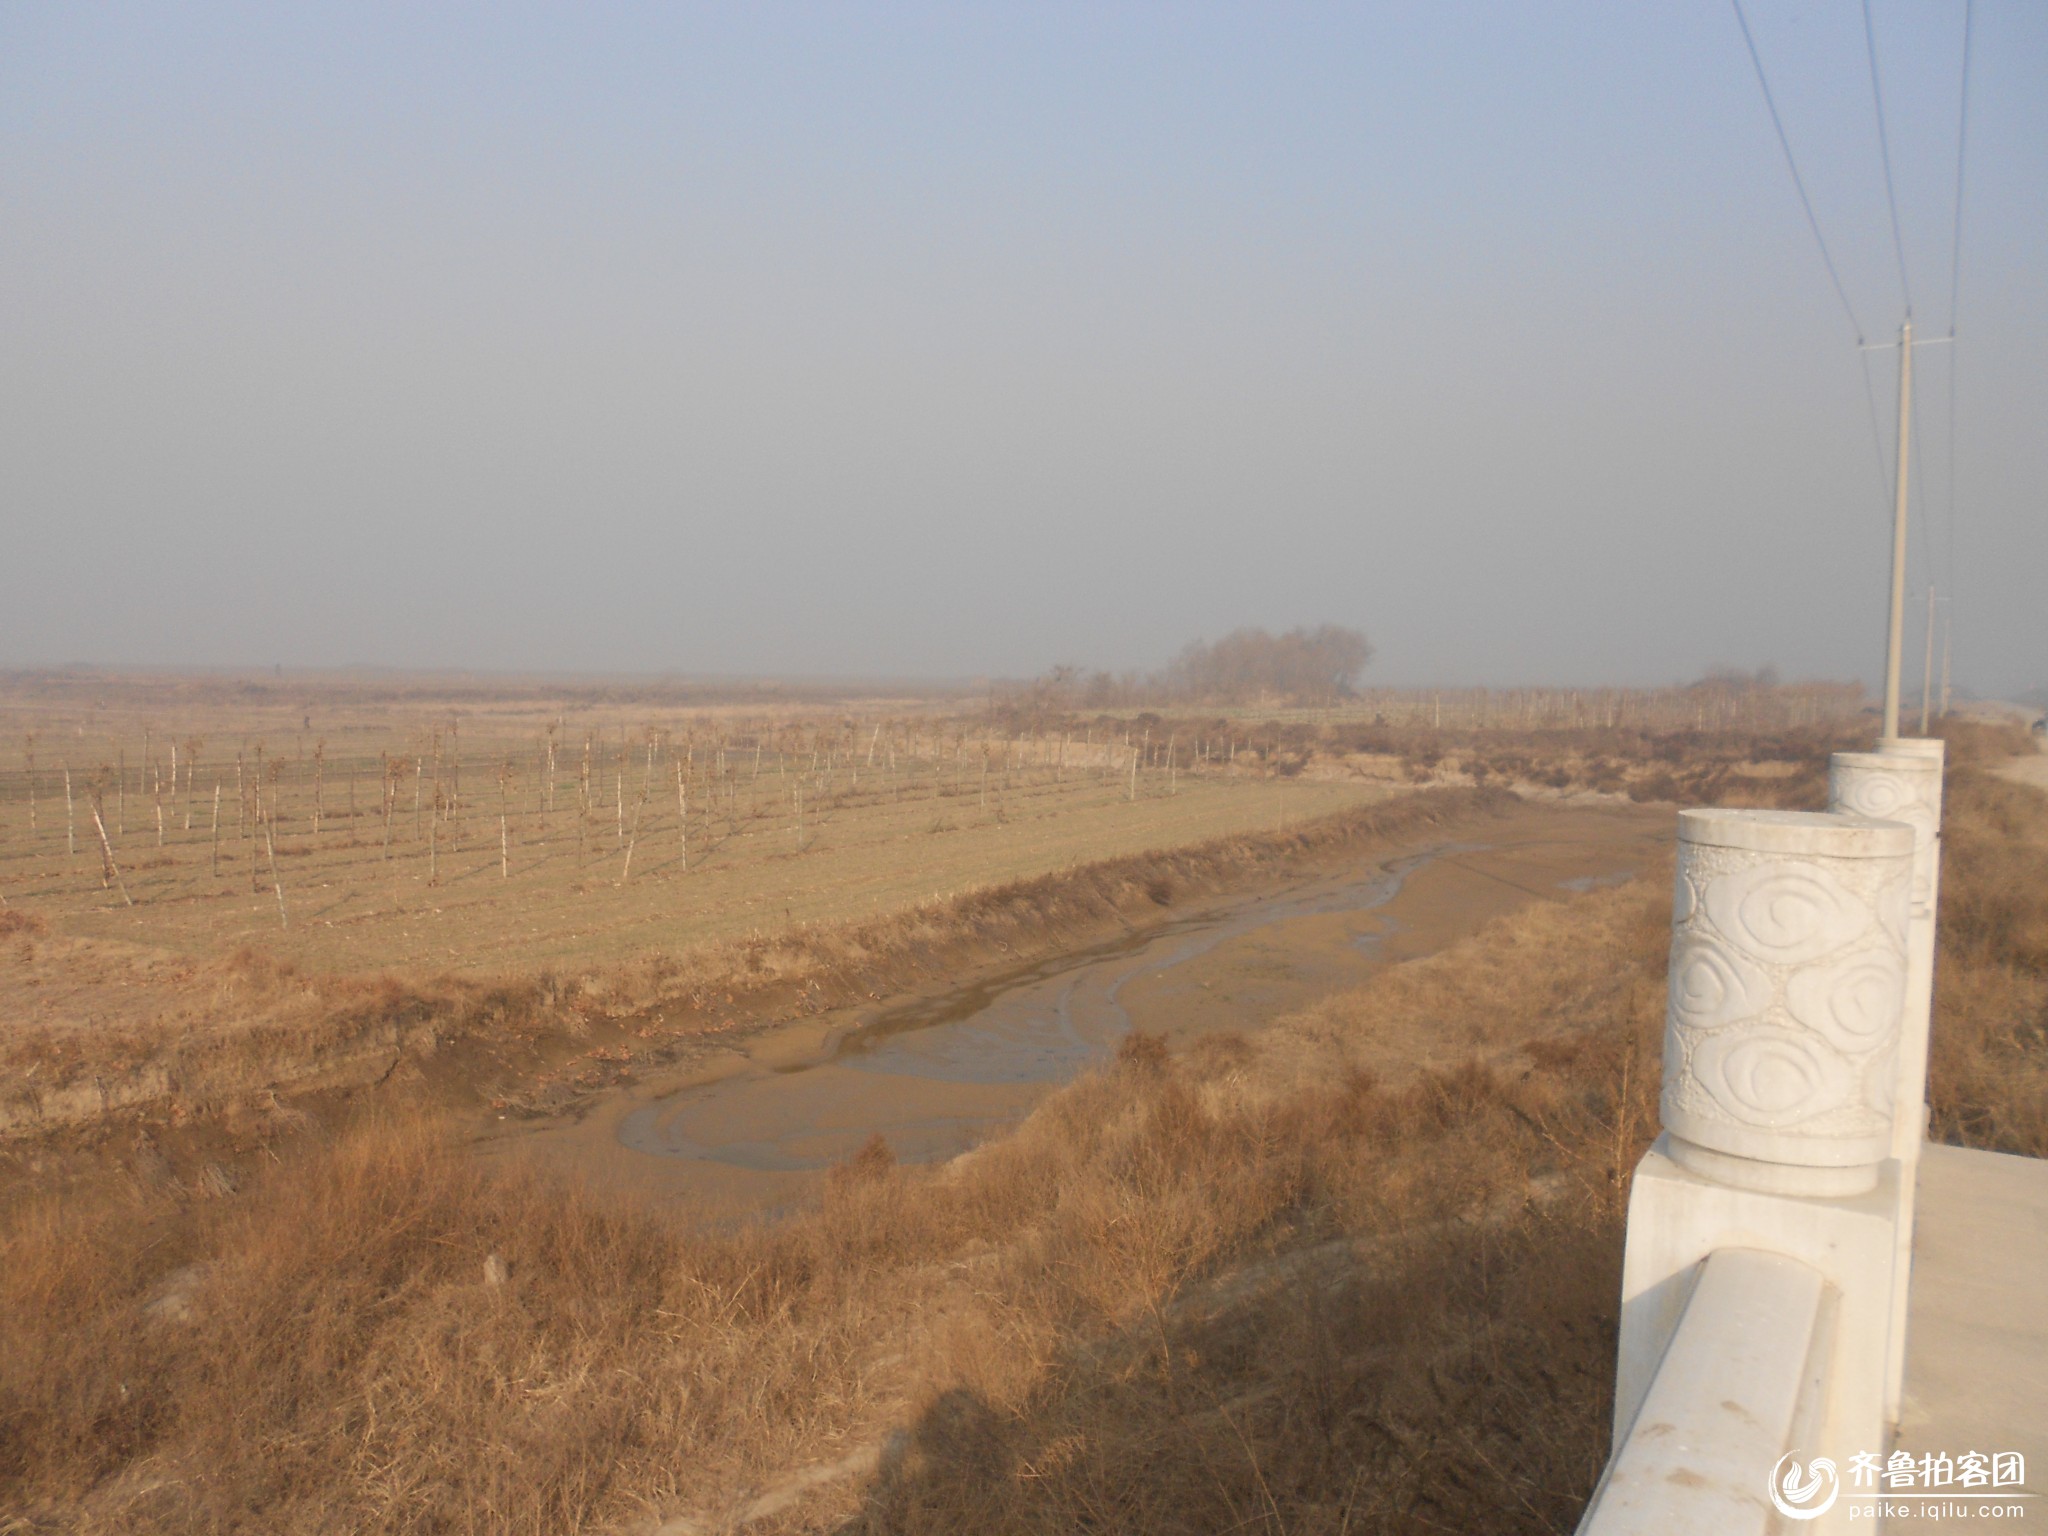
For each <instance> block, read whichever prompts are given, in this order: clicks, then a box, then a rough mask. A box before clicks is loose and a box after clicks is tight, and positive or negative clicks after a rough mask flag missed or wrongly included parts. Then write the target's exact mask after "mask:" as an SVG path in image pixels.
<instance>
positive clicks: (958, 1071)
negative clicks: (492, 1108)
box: [618, 844, 1484, 1172]
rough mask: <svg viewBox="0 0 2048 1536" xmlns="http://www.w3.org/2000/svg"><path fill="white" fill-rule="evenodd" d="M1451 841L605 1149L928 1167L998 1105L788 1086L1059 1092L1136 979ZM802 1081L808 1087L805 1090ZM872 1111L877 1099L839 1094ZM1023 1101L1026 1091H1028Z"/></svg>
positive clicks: (1106, 1037)
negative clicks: (862, 1149) (859, 1152)
mask: <svg viewBox="0 0 2048 1536" xmlns="http://www.w3.org/2000/svg"><path fill="white" fill-rule="evenodd" d="M1453 851H1455V852H1482V851H1484V845H1477V844H1475V845H1455V846H1453V847H1447V848H1443V849H1430V850H1427V851H1425V852H1422V853H1419V854H1412V855H1409V856H1408V857H1405V858H1400V859H1393V860H1389V861H1387V862H1386V863H1384V864H1382V865H1379V866H1377V867H1372V868H1369V869H1367V870H1365V871H1363V872H1358V871H1348V872H1346V873H1344V874H1340V875H1337V876H1335V877H1332V878H1328V879H1324V880H1320V881H1316V882H1313V883H1311V884H1308V885H1305V886H1303V887H1300V888H1298V889H1295V890H1290V891H1283V892H1280V893H1277V894H1274V895H1269V896H1264V897H1255V898H1252V899H1249V900H1242V901H1239V902H1235V903H1225V904H1222V905H1219V906H1216V907H1213V908H1210V909H1208V910H1205V911H1201V912H1198V913H1195V914H1192V915H1189V916H1184V917H1180V918H1177V919H1174V920H1173V921H1170V922H1168V923H1165V924H1162V925H1161V926H1159V927H1157V928H1152V929H1149V930H1145V931H1143V932H1139V933H1135V934H1129V935H1126V936H1124V937H1122V938H1119V939H1116V940H1114V941H1112V942H1110V943H1106V944H1099V945H1095V946H1092V947H1090V948H1085V949H1079V950H1073V951H1069V952H1067V953H1065V954H1062V955H1058V956H1055V957H1054V958H1052V959H1049V960H1045V961H1042V962H1040V963H1038V964H1036V965H1032V966H1027V967H1022V968H1019V969H1018V970H1016V971H1012V972H1010V973H1008V974H1003V975H997V976H993V977H988V978H985V979H983V980H981V981H979V982H976V983H974V984H972V985H970V986H966V987H963V988H962V989H961V990H960V991H958V992H956V993H952V994H949V995H945V996H940V997H935V998H919V999H914V1000H912V1001H909V1002H907V1003H902V1004H898V1005H897V1006H895V1007H893V1008H889V1009H886V1010H884V1011H883V1012H882V1013H881V1014H879V1015H878V1016H877V1017H876V1018H875V1019H873V1020H872V1021H871V1022H870V1023H868V1024H866V1025H864V1026H863V1027H862V1028H860V1029H858V1030H856V1031H854V1032H853V1033H852V1034H849V1035H847V1036H846V1037H845V1038H844V1039H842V1040H841V1041H840V1042H839V1044H838V1045H837V1046H836V1048H835V1049H834V1050H833V1051H832V1053H831V1055H830V1056H829V1057H827V1058H826V1059H825V1060H824V1061H821V1062H817V1063H814V1064H806V1065H803V1066H798V1067H793V1068H788V1069H785V1070H784V1071H782V1072H779V1073H775V1074H772V1075H770V1076H768V1077H766V1078H762V1079H747V1078H738V1079H727V1080H726V1081H724V1082H717V1083H708V1084H705V1085H703V1086H702V1087H697V1088H691V1089H687V1090H685V1091H684V1092H681V1093H677V1094H673V1095H670V1096H669V1097H667V1098H665V1099H662V1100H660V1101H659V1102H656V1103H653V1104H648V1105H645V1106H643V1107H642V1108H640V1109H636V1110H634V1111H633V1112H632V1113H631V1114H629V1115H627V1116H626V1118H625V1119H624V1120H623V1121H622V1122H621V1123H620V1125H619V1131H618V1139H619V1144H620V1145H621V1146H623V1147H626V1148H628V1149H630V1150H632V1151H635V1152H647V1153H653V1154H655V1155H657V1156H662V1157H685V1158H703V1159H707V1160H709V1161H711V1162H717V1163H727V1164H730V1165H732V1166H734V1167H738V1168H750V1169H755V1170H759V1171H763V1172H768V1171H774V1172H794V1171H798V1170H801V1169H807V1168H823V1167H826V1166H828V1165H830V1164H832V1163H835V1162H837V1161H839V1160H840V1159H842V1158H844V1157H845V1156H846V1155H847V1153H848V1152H850V1151H852V1150H854V1149H855V1148H856V1147H858V1146H859V1144H860V1142H861V1141H864V1140H865V1139H866V1138H867V1136H869V1135H870V1134H872V1133H873V1132H875V1131H880V1132H882V1133H883V1134H884V1135H885V1136H887V1137H888V1139H889V1144H890V1146H891V1148H892V1149H893V1150H894V1151H895V1153H896V1156H897V1158H898V1159H899V1160H902V1161H905V1162H910V1161H917V1162H930V1161H936V1160H940V1159H944V1158H948V1157H953V1156H956V1155H958V1154H959V1153H961V1152H963V1151H965V1150H966V1149H967V1148H968V1147H970V1146H972V1145H973V1144H974V1143H975V1142H976V1141H979V1140H980V1139H982V1137H984V1136H985V1135H987V1134H988V1133H989V1131H990V1130H992V1129H994V1128H995V1126H996V1125H997V1124H998V1123H1000V1122H1001V1121H1002V1120H1004V1119H1007V1118H1009V1113H1010V1109H1011V1107H1012V1105H1011V1096H1010V1095H1006V1094H1002V1093H1000V1092H998V1093H996V1094H984V1095H981V1096H979V1098H978V1099H976V1098H973V1097H970V1096H960V1099H959V1101H957V1102H956V1103H955V1104H954V1105H953V1106H952V1108H951V1110H950V1112H946V1113H936V1114H930V1113H923V1112H921V1111H920V1110H919V1109H918V1108H917V1107H916V1099H917V1098H919V1097H922V1096H905V1095H902V1094H897V1095H893V1096H890V1095H885V1096H889V1097H895V1098H896V1099H897V1100H898V1101H899V1103H901V1104H902V1109H901V1112H899V1113H897V1114H894V1115H891V1116H889V1117H888V1118H887V1120H886V1123H882V1122H881V1121H878V1120H876V1119H874V1118H872V1117H869V1116H858V1117H855V1123H852V1124H840V1123H835V1118H836V1117H832V1116H829V1115H827V1116H825V1117H824V1123H820V1118H819V1110H820V1109H821V1108H822V1107H823V1106H822V1105H821V1104H820V1103H819V1101H818V1095H816V1094H813V1093H809V1092H805V1091H802V1087H800V1086H799V1085H796V1084H793V1083H792V1082H791V1079H792V1078H794V1077H797V1076H800V1075H806V1074H808V1075H811V1076H813V1077H814V1078H816V1079H817V1080H818V1082H819V1083H821V1084H825V1083H830V1084H832V1085H833V1086H834V1087H838V1086H843V1084H842V1083H841V1082H840V1075H841V1074H843V1073H848V1072H855V1073H868V1074H874V1075H879V1076H882V1077H893V1078H912V1079H917V1080H919V1081H920V1082H923V1083H931V1084H947V1085H951V1086H953V1087H969V1088H982V1089H996V1090H1001V1089H1004V1088H1040V1087H1044V1086H1046V1085H1049V1084H1052V1083H1058V1082H1064V1081H1065V1080H1066V1079H1068V1078H1070V1077H1073V1076H1074V1075H1075V1074H1076V1073H1078V1072H1080V1071H1081V1070H1082V1069H1083V1068H1084V1067H1087V1066H1089V1065H1091V1064H1092V1063H1094V1062H1097V1061H1100V1060H1102V1059H1103V1058H1104V1057H1106V1056H1108V1055H1109V1054H1110V1053H1111V1052H1112V1051H1114V1050H1115V1048H1116V1044H1117V1042H1118V1041H1119V1040H1120V1039H1122V1038H1123V1036H1124V1035H1125V1034H1127V1033H1128V1032H1129V1031H1130V1029H1131V1027H1132V1017H1131V1011H1130V1009H1129V1008H1127V1007H1126V1006H1125V1005H1124V1003H1123V1001H1122V994H1123V993H1124V990H1125V989H1126V987H1128V986H1129V985H1130V984H1131V983H1132V982H1133V981H1136V980H1137V979H1139V978H1140V977H1145V978H1149V979H1150V980H1152V981H1154V982H1155V983H1156V982H1160V981H1165V980H1167V979H1169V978H1173V977H1174V974H1175V972H1176V971H1178V970H1179V969H1180V968H1182V967H1184V966H1186V965H1188V964H1189V963H1190V962H1191V961H1194V960H1196V959H1198V958H1200V957H1201V956H1204V955H1207V954H1209V953H1210V952H1211V951H1213V950H1214V949H1216V948H1217V947H1218V946H1219V945H1221V944H1223V943H1225V942H1226V941H1228V940H1231V939H1236V938H1242V937H1245V936H1247V935H1250V934H1253V933H1256V932H1257V931H1258V930H1260V929H1262V928H1269V927H1272V926H1274V925H1276V924H1281V923H1287V922H1291V921H1294V920H1298V919H1301V918H1306V917H1314V916H1323V915H1342V916H1347V917H1351V918H1353V919H1360V920H1366V919H1370V918H1371V917H1372V915H1373V914H1376V913H1378V911H1379V909H1381V908H1383V907H1384V906H1386V904H1387V903H1388V902H1390V901H1391V900H1393V898H1394V896H1395V895H1396V894H1397V893H1398V892H1399V891H1400V889H1401V885H1402V882H1403V881H1404V880H1405V879H1406V878H1407V876H1408V874H1409V872H1410V871H1412V870H1415V869H1417V868H1420V867H1421V866H1423V865H1426V864H1428V863H1430V862H1431V861H1432V860H1434V859H1436V858H1438V857H1440V856H1442V854H1444V853H1446V852H1453ZM1385 925H1386V920H1385V919H1384V918H1380V919H1377V920H1371V921H1362V922H1360V924H1359V928H1358V931H1357V932H1356V933H1354V934H1353V935H1352V936H1351V942H1352V943H1353V945H1354V946H1355V947H1356V948H1357V950H1358V952H1359V954H1360V955H1362V956H1366V957H1370V956H1371V955H1372V953H1373V951H1374V949H1375V947H1376V946H1377V944H1378V942H1379V939H1380V938H1381V936H1382V933H1383V931H1384V928H1385ZM806 1086H808V1085H806ZM853 1096H854V1097H855V1098H857V1099H859V1100H860V1101H862V1102H864V1103H872V1101H873V1100H874V1098H875V1097H876V1095H874V1094H872V1093H869V1092H864V1091H863V1092H857V1093H856V1094H855V1095H853ZM1031 1096H1034V1097H1035V1095H1031Z"/></svg>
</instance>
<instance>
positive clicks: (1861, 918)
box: [1614, 810, 1913, 1531]
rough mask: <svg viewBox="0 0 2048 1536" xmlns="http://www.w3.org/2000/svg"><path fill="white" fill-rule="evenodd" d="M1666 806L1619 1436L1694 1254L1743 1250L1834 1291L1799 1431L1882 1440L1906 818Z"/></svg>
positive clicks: (1692, 1274)
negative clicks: (1658, 977) (1661, 961)
mask: <svg viewBox="0 0 2048 1536" xmlns="http://www.w3.org/2000/svg"><path fill="white" fill-rule="evenodd" d="M1678 820H1679V828H1678V838H1679V842H1678V871H1677V881H1676V888H1675V890H1674V904H1673V910H1672V927H1671V972H1670V991H1669V994H1668V1002H1667V1006H1666V1012H1665V1023H1664V1095H1663V1101H1662V1106H1661V1108H1662V1118H1663V1122H1664V1134H1663V1135H1662V1136H1660V1137H1659V1138H1658V1139H1657V1143H1656V1145H1655V1146H1653V1147H1652V1148H1651V1149H1650V1150H1649V1151H1648V1152H1646V1153H1645V1154H1644V1155H1643V1159H1642V1161H1641V1162H1640V1163H1639V1164H1638V1165H1637V1167H1636V1173H1635V1179H1634V1182H1633V1184H1632V1185H1631V1187H1630V1191H1629V1214H1628V1245H1627V1249H1626V1252H1625V1254H1624V1257H1623V1261H1622V1292H1621V1336H1620V1341H1619V1343H1620V1351H1619V1358H1618V1360H1617V1363H1616V1369H1615V1404H1614V1406H1615V1415H1614V1430H1615V1439H1616V1443H1617V1444H1620V1443H1621V1442H1622V1440H1623V1439H1624V1438H1625V1437H1626V1436H1628V1435H1629V1434H1630V1433H1631V1431H1632V1428H1633V1426H1634V1424H1635V1419H1636V1414H1637V1410H1638V1409H1639V1408H1640V1407H1641V1406H1642V1404H1643V1401H1644V1396H1645V1394H1646V1392H1647V1391H1648V1390H1649V1386H1650V1383H1651V1380H1652V1379H1653V1378H1654V1377H1655V1375H1656V1373H1657V1371H1658V1367H1659V1362H1660V1361H1662V1360H1663V1359H1664V1358H1665V1350H1666V1347H1667V1345H1669V1344H1670V1342H1671V1339H1672V1337H1673V1333H1674V1330H1675V1329H1676V1328H1677V1325H1678V1321H1679V1319H1680V1317H1681V1316H1682V1315H1684V1313H1685V1311H1686V1308H1687V1306H1688V1303H1689V1300H1690V1298H1691V1296H1692V1292H1693V1286H1694V1283H1695V1281H1696V1280H1697V1278H1698V1276H1699V1275H1700V1273H1701V1271H1702V1266H1703V1264H1704V1261H1705V1260H1706V1259H1707V1257H1708V1256H1709V1255H1712V1254H1714V1253H1716V1252H1718V1251H1720V1250H1722V1249H1749V1250H1760V1251H1762V1252H1765V1253H1770V1254H1776V1255H1779V1256H1781V1257H1783V1258H1786V1259H1791V1260H1794V1261H1796V1262H1797V1263H1799V1264H1803V1265H1806V1266H1807V1267H1808V1268H1810V1269H1812V1270H1813V1271H1814V1272H1815V1273H1817V1274H1818V1275H1819V1276H1820V1277H1821V1279H1822V1281H1824V1282H1825V1285H1826V1287H1827V1292H1826V1294H1827V1296H1828V1298H1829V1305H1830V1306H1832V1307H1834V1308H1835V1309H1836V1311H1835V1314H1834V1316H1835V1321H1834V1323H1833V1325H1832V1326H1831V1329H1830V1334H1829V1342H1828V1343H1827V1344H1826V1346H1825V1350H1824V1356H1825V1358H1821V1357H1818V1356H1817V1357H1816V1358H1815V1359H1814V1360H1813V1361H1811V1362H1809V1366H1810V1368H1811V1370H1812V1372H1813V1374H1812V1375H1811V1377H1810V1382H1811V1384H1812V1390H1813V1392H1814V1394H1815V1396H1814V1400H1813V1402H1812V1403H1811V1404H1810V1405H1808V1407H1810V1409H1811V1411H1810V1413H1809V1412H1808V1411H1807V1408H1802V1409H1801V1413H1800V1423H1801V1428H1800V1430H1799V1438H1800V1446H1801V1448H1802V1449H1803V1451H1804V1453H1805V1454H1806V1455H1807V1456H1813V1455H1825V1456H1828V1457H1832V1458H1834V1459H1835V1460H1836V1461H1837V1463H1838V1464H1839V1465H1844V1466H1846V1465H1847V1458H1848V1457H1849V1456H1852V1455H1854V1454H1856V1453H1857V1452H1859V1451H1862V1450H1866V1449H1876V1448H1879V1447H1881V1446H1882V1445H1883V1444H1884V1418H1883V1410H1884V1405H1885V1388H1886V1384H1887V1375H1886V1371H1887V1365H1888V1354H1887V1350H1888V1345H1889V1343H1890V1340H1891V1337H1892V1335H1893V1332H1894V1327H1893V1322H1892V1318H1893V1299H1894V1281H1893V1274H1894V1264H1895V1259H1896V1252H1897V1248H1896V1244H1897V1232H1898V1217H1899V1194H1898V1189H1897V1186H1896V1173H1897V1167H1898V1165H1897V1164H1896V1163H1895V1162H1894V1160H1893V1158H1892V1155H1891V1154H1892V1131H1893V1099H1894V1092H1895V1087H1896V1084H1897V1076H1898V1059H1897V1053H1898V1045H1899V1031H1900V1025H1901V1022H1902V1016H1903V1014H1904V1011H1905V997H1906V969H1907V950H1908V926H1907V925H1908V919H1907V912H1908V907H1909V905H1910V902H1911V895H1912V891H1911V887H1912V877H1913V831H1912V829H1911V828H1910V827H1908V826H1906V825H1904V824H1902V823H1899V822H1894V821H1880V820H1872V819H1869V818H1866V817H1861V816H1851V815H1843V814H1836V813H1829V814H1816V813H1808V812H1793V811H1731V810H1691V811H1683V812H1681V813H1680V815H1679V818H1678ZM1816 1347H1817V1348H1818V1347H1820V1346H1819V1345H1816ZM1658 1432H1660V1433H1662V1432H1664V1431H1662V1430H1659V1431H1658ZM1845 1508H1846V1506H1845ZM1824 1528H1826V1522H1822V1523H1821V1524H1817V1525H1816V1526H1815V1527H1814V1529H1815V1530H1816V1531H1820V1530H1823V1529H1824Z"/></svg>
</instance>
